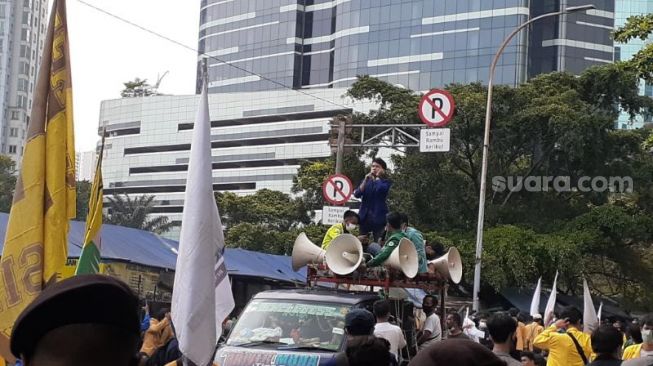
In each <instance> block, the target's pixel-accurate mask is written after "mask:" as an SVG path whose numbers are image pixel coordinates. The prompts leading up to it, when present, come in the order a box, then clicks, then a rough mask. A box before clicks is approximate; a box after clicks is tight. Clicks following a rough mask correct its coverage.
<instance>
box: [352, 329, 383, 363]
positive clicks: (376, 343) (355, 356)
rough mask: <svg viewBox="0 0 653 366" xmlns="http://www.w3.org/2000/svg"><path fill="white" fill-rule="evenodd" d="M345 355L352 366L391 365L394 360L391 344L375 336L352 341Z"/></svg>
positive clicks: (357, 338)
mask: <svg viewBox="0 0 653 366" xmlns="http://www.w3.org/2000/svg"><path fill="white" fill-rule="evenodd" d="M345 354H346V355H347V361H348V364H349V365H350V366H367V365H389V364H390V361H391V360H392V354H391V353H390V342H388V341H387V340H385V339H383V338H377V337H375V336H367V337H365V336H363V337H356V338H354V339H352V340H351V341H349V342H347V350H346V351H345Z"/></svg>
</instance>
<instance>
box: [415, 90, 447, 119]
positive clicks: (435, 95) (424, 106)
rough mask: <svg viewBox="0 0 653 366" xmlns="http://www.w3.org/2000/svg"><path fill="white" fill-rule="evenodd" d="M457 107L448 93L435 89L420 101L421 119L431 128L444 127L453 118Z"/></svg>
mask: <svg viewBox="0 0 653 366" xmlns="http://www.w3.org/2000/svg"><path fill="white" fill-rule="evenodd" d="M455 108H456V105H455V103H454V101H453V97H452V96H451V94H449V92H448V91H445V90H439V89H433V90H431V91H429V92H428V93H426V94H425V95H424V96H423V97H422V99H421V100H420V101H419V107H418V109H417V112H418V113H419V118H420V119H421V120H422V122H424V123H425V124H427V125H429V126H430V127H444V126H446V125H447V124H448V123H449V122H451V119H452V118H453V112H454V110H455Z"/></svg>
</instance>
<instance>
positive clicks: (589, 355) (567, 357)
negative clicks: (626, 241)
mask: <svg viewBox="0 0 653 366" xmlns="http://www.w3.org/2000/svg"><path fill="white" fill-rule="evenodd" d="M437 304H438V300H437V298H436V297H435V296H433V295H427V296H426V297H424V299H423V303H422V310H423V312H424V315H425V319H423V321H422V322H421V326H420V329H419V332H418V334H417V337H416V341H417V346H418V351H417V353H416V354H413V355H411V356H412V357H410V356H409V357H404V360H405V361H407V360H406V359H407V358H412V359H411V360H410V363H409V366H413V365H414V366H426V365H436V366H437V365H461V366H466V365H488V366H489V365H507V366H544V365H547V366H582V365H590V366H617V365H623V366H652V365H653V315H647V316H644V317H643V318H642V319H641V320H635V321H633V322H632V323H631V324H629V325H628V326H627V327H624V325H623V323H622V322H620V321H617V322H615V323H614V324H612V323H609V322H605V323H603V324H601V325H600V326H599V327H598V328H597V329H596V330H594V331H593V332H592V333H591V334H588V333H585V332H583V324H582V317H583V316H582V313H581V312H580V310H579V309H577V308H576V307H574V306H569V307H565V308H563V309H562V311H560V312H559V313H558V314H557V315H558V317H557V319H554V320H553V321H552V323H551V324H550V325H546V326H545V325H544V324H543V323H542V317H541V316H539V315H535V316H533V317H531V316H529V315H527V314H524V313H521V312H519V311H518V310H517V309H510V310H509V311H499V312H495V313H492V314H483V313H480V314H478V315H477V316H476V317H474V319H472V318H471V317H469V318H467V319H463V317H462V316H461V315H460V314H459V313H457V312H450V313H448V314H446V315H445V316H446V317H445V319H446V321H445V323H444V324H445V328H446V329H445V330H444V331H443V330H442V326H441V323H440V318H441V317H440V315H439V314H437V312H436V310H435V309H436V308H437ZM389 313H390V306H389V304H388V301H387V300H379V301H377V302H376V303H375V304H374V314H372V313H371V312H369V311H367V310H364V309H356V310H353V311H351V312H350V314H348V315H347V317H346V328H345V331H346V334H347V350H346V351H345V352H342V353H341V354H339V355H338V357H336V358H335V359H334V360H333V361H332V363H331V364H332V365H349V366H357V365H361V366H362V365H371V364H374V365H395V364H400V363H401V361H404V360H402V355H408V354H409V352H405V351H406V350H404V352H402V348H403V347H405V346H407V345H408V344H409V343H410V342H407V341H406V339H405V338H404V333H403V332H402V330H401V328H400V327H399V326H398V325H394V324H391V323H389V319H390V318H391V317H390V314H389ZM374 338H381V339H383V340H384V341H379V340H374ZM371 359H373V360H374V361H375V363H369V361H367V360H371Z"/></svg>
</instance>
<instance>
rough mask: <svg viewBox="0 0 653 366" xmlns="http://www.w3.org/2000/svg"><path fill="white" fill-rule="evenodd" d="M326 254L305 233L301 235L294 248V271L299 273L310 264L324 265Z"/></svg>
mask: <svg viewBox="0 0 653 366" xmlns="http://www.w3.org/2000/svg"><path fill="white" fill-rule="evenodd" d="M325 253H326V252H325V251H324V250H322V248H320V247H319V246H317V245H315V244H313V242H312V241H311V240H310V239H309V238H308V237H307V236H306V234H305V233H301V234H299V236H298V237H297V239H295V245H293V247H292V269H293V270H295V272H297V271H298V270H299V269H300V268H302V267H304V266H305V265H307V264H309V263H313V264H322V263H324V255H325Z"/></svg>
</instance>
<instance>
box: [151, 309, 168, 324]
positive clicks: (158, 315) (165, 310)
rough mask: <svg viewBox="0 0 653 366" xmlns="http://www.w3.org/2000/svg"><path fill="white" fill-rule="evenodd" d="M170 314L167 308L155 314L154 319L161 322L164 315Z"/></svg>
mask: <svg viewBox="0 0 653 366" xmlns="http://www.w3.org/2000/svg"><path fill="white" fill-rule="evenodd" d="M169 312H170V309H168V308H161V309H159V311H157V312H156V315H155V316H154V319H156V320H158V321H161V320H163V318H165V317H166V314H167V313H169Z"/></svg>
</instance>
